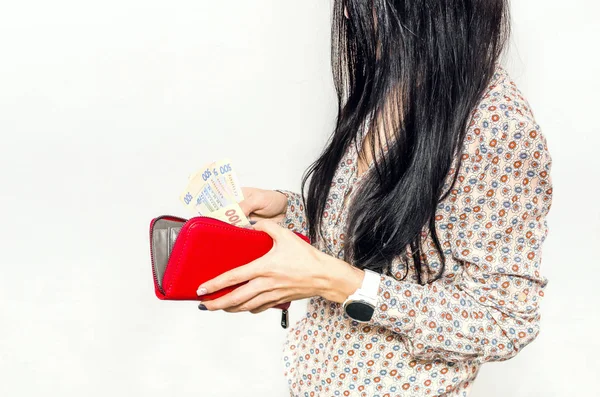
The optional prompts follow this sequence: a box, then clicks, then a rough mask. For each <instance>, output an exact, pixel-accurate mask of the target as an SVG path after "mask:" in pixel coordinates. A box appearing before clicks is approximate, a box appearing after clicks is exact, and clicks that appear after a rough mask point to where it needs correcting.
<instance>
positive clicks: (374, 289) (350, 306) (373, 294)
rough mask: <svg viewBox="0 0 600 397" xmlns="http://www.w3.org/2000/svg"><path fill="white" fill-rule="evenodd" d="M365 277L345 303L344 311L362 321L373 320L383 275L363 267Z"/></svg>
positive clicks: (352, 317) (354, 318)
mask: <svg viewBox="0 0 600 397" xmlns="http://www.w3.org/2000/svg"><path fill="white" fill-rule="evenodd" d="M363 270H364V272H365V277H364V278H363V282H362V285H361V286H360V288H358V289H357V290H356V292H354V293H353V294H352V295H350V296H349V297H348V298H346V300H345V301H344V303H343V306H344V311H345V312H346V314H347V315H348V317H350V318H351V319H353V320H355V321H358V322H360V323H366V322H369V321H370V320H371V318H372V317H373V313H374V312H375V305H377V295H378V292H379V282H380V280H381V275H380V274H379V273H376V272H374V271H372V270H369V269H363Z"/></svg>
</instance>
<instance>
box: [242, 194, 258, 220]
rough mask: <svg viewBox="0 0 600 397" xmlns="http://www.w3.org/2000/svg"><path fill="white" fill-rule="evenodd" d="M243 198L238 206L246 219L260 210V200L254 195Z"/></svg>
mask: <svg viewBox="0 0 600 397" xmlns="http://www.w3.org/2000/svg"><path fill="white" fill-rule="evenodd" d="M244 197H245V198H244V200H242V201H240V202H239V205H240V208H241V209H242V211H243V212H244V215H246V217H248V216H250V214H251V213H253V212H255V211H258V210H260V209H262V207H261V203H260V199H259V197H258V196H257V195H256V194H249V195H248V196H244Z"/></svg>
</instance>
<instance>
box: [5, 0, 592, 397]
mask: <svg viewBox="0 0 600 397" xmlns="http://www.w3.org/2000/svg"><path fill="white" fill-rule="evenodd" d="M599 12H600V6H598V3H597V2H596V1H593V0H587V1H586V0H572V1H569V2H563V1H558V0H518V1H515V2H514V4H513V16H514V36H513V40H512V49H511V52H510V54H509V57H508V58H507V61H506V63H507V65H508V69H509V71H510V72H511V73H512V76H513V78H514V80H515V81H516V82H517V84H518V85H519V87H520V88H521V90H522V91H523V92H524V94H525V95H526V96H527V98H528V99H529V101H530V103H531V105H532V107H533V110H534V112H535V115H536V117H537V121H538V123H539V124H541V126H542V128H543V131H544V133H545V134H546V136H547V138H548V144H549V147H550V151H551V154H552V156H553V159H554V165H553V172H552V177H553V181H554V184H555V190H554V194H555V197H554V202H553V207H552V209H551V214H550V217H549V226H550V234H549V237H548V239H547V240H546V244H545V247H544V255H543V256H544V260H543V269H545V274H546V276H547V277H548V278H549V279H550V283H549V285H548V288H547V293H546V298H545V301H544V302H543V312H542V313H543V314H542V315H543V322H542V331H541V334H540V336H539V338H538V339H537V340H536V341H535V342H533V344H531V345H530V346H528V347H527V348H526V349H524V350H523V351H522V353H521V354H519V355H518V356H517V357H516V358H514V359H512V360H510V361H507V362H503V363H490V364H487V365H485V366H484V367H483V369H482V371H481V374H480V377H479V378H478V380H477V382H476V383H475V389H474V391H473V393H472V395H473V396H475V397H477V396H479V397H482V396H486V397H487V396H574V395H577V396H593V395H599V394H600V392H599V391H598V386H597V385H595V380H594V379H595V378H596V376H597V373H598V371H600V365H599V362H598V361H599V359H598V354H599V353H600V352H599V350H600V349H599V342H598V340H599V339H600V336H599V334H598V331H599V326H600V324H599V322H598V316H597V313H598V296H599V294H598V291H599V290H600V285H599V280H598V277H599V276H600V271H599V270H598V269H599V267H600V266H599V265H600V264H599V260H598V255H599V253H598V251H597V249H598V248H599V247H600V244H599V243H600V212H599V210H598V201H599V200H598V194H599V189H598V182H599V180H600V174H599V171H598V168H599V166H600V154H599V153H598V145H599V144H600V139H599V138H598V136H599V134H600V128H599V127H598V116H599V113H600V112H599V110H598V108H597V107H598V105H599V103H598V100H597V95H598V90H599V89H600V86H599V83H598V72H599V68H598V61H599V59H598V55H597V54H598V50H597V49H598V40H599V39H600V37H599V36H600V35H599V29H598V22H597V15H598V13H599ZM329 25H330V13H329V2H328V1H326V0H303V1H289V0H229V1H206V0H194V1H191V0H186V1H183V0H182V1H178V2H167V1H154V0H145V1H141V0H119V1H116V0H107V1H102V2H83V1H74V0H73V1H68V0H55V1H23V0H21V1H13V2H9V1H8V0H2V1H1V3H0V133H1V134H2V141H1V146H0V169H1V180H0V182H1V183H0V189H1V197H0V211H1V213H2V219H3V222H2V224H3V225H4V226H3V227H2V229H1V231H0V237H1V240H2V251H1V255H0V261H1V262H0V263H1V265H2V267H1V271H2V283H1V287H0V374H1V375H0V395H7V396H8V395H11V396H31V395H35V394H36V393H37V394H40V395H61V396H81V395H85V396H106V395H110V396H125V395H132V396H138V395H140V396H141V395H143V396H145V397H151V396H181V397H183V396H192V395H193V396H209V397H211V396H236V397H237V396H287V395H288V394H287V391H286V384H285V383H284V380H283V370H282V366H281V363H280V357H281V346H282V342H283V338H284V335H285V331H284V330H283V329H281V327H280V326H279V315H280V311H279V310H272V311H267V312H265V313H262V314H260V315H252V314H250V313H241V314H240V313H238V314H229V313H225V312H208V313H207V312H200V311H199V310H198V309H197V308H196V304H194V303H193V302H162V301H159V300H158V299H156V298H155V297H154V291H153V288H152V279H151V268H150V262H149V248H148V225H149V223H150V220H151V219H152V218H153V217H155V216H158V215H161V214H174V215H181V216H185V217H188V216H189V215H190V214H188V213H186V212H185V210H184V209H183V207H182V206H181V204H180V203H179V201H178V195H179V193H180V192H181V190H182V188H183V187H184V186H185V184H186V180H187V177H188V175H189V174H190V173H191V172H193V171H196V169H197V168H199V167H200V166H201V165H203V164H204V163H206V162H207V161H209V160H212V159H219V158H221V157H224V156H229V157H230V158H232V159H233V160H234V163H235V165H236V166H237V168H238V170H239V175H240V178H241V180H242V183H243V184H244V185H246V186H257V187H263V188H289V189H293V190H298V189H299V184H300V177H301V175H302V172H303V171H304V169H305V168H306V167H308V165H309V164H310V163H311V162H312V161H313V160H314V159H315V158H316V156H317V155H318V154H319V152H320V150H321V149H322V147H323V144H324V143H325V141H326V139H327V137H328V136H329V134H330V132H331V130H332V128H333V122H334V117H335V109H336V107H335V106H336V104H335V96H334V92H333V86H332V82H331V75H330V66H329V60H330V54H329ZM305 303H306V301H298V302H294V303H293V305H292V308H291V323H292V324H293V323H294V322H295V321H296V320H298V319H299V318H301V317H302V316H303V315H304V309H305Z"/></svg>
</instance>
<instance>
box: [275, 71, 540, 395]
mask: <svg viewBox="0 0 600 397" xmlns="http://www.w3.org/2000/svg"><path fill="white" fill-rule="evenodd" d="M363 138H364V136H363ZM360 144H361V142H358V145H357V146H354V145H350V147H349V148H348V150H347V151H346V153H345V154H344V156H343V158H342V161H341V162H340V165H339V167H338V169H337V171H336V174H335V176H334V178H333V181H332V184H331V186H332V187H331V191H330V193H329V199H328V202H327V206H326V213H325V214H324V219H323V221H324V236H325V239H324V240H323V241H317V242H313V245H315V246H316V247H318V248H319V249H321V250H322V251H323V252H327V253H329V254H331V255H337V256H338V257H339V258H342V252H343V251H342V249H343V244H344V226H345V222H346V219H347V208H348V204H349V202H346V203H345V202H344V201H346V199H348V200H350V199H351V198H352V195H351V193H352V191H354V190H355V189H356V186H357V185H358V184H359V183H360V182H361V179H362V175H361V177H360V178H357V176H356V172H357V166H356V162H357V159H358V153H359V152H360V146H361V145H360ZM462 156H463V157H462V158H463V164H462V166H461V168H460V170H459V175H458V179H457V181H456V184H455V186H454V188H453V190H452V192H451V194H449V195H448V197H447V198H446V199H445V200H443V201H442V202H440V203H439V205H438V207H437V210H436V215H435V222H436V229H437V233H438V237H439V238H440V243H441V244H442V249H443V250H444V253H445V256H446V267H445V271H444V273H443V276H442V278H441V279H439V280H438V281H435V282H432V283H428V284H425V285H420V284H418V283H417V278H416V273H415V270H414V264H413V263H410V262H409V263H404V262H402V261H400V260H398V261H395V262H394V263H393V266H392V269H393V273H394V274H393V276H388V275H381V280H380V284H379V292H378V303H377V305H376V309H375V313H374V315H373V318H372V320H371V321H370V322H369V323H358V322H356V321H353V320H351V319H350V318H349V317H348V316H347V315H346V314H345V313H344V311H343V308H342V305H341V304H338V303H336V302H331V301H327V300H326V299H324V298H322V297H313V298H311V299H310V301H309V304H308V310H307V313H306V316H305V317H304V318H303V319H302V320H300V321H298V322H297V323H296V324H295V325H294V326H293V327H291V328H290V329H289V330H288V334H287V338H286V341H285V343H284V346H283V357H282V364H283V366H284V375H285V377H286V379H287V382H288V385H289V388H290V395H291V396H364V397H393V396H467V395H468V393H469V390H470V388H471V385H472V383H473V381H474V379H475V378H476V376H477V374H478V371H479V368H480V366H481V364H483V363H485V362H488V361H502V360H507V359H509V358H511V357H513V356H514V355H516V354H517V353H518V352H519V351H521V350H522V349H523V348H524V347H525V346H527V345H528V344H529V343H531V342H532V341H533V340H534V339H535V338H536V336H537V335H538V333H539V331H540V327H539V323H540V302H541V300H542V298H543V296H544V289H545V287H546V285H547V282H548V280H547V279H546V278H545V277H544V276H543V275H542V271H541V249H542V245H543V242H544V240H545V238H546V235H547V233H548V227H547V222H546V215H547V214H548V212H549V210H550V206H551V200H552V181H551V178H550V170H551V164H552V159H551V156H550V153H549V151H548V147H547V143H546V139H545V137H544V135H543V134H542V133H541V131H540V127H539V126H538V125H537V124H536V122H535V120H534V116H533V113H532V111H531V109H530V107H529V104H528V102H527V100H526V99H525V98H524V97H523V96H522V94H521V92H520V91H519V89H518V88H517V87H516V85H515V84H514V83H513V82H512V81H511V79H510V77H509V75H508V73H507V72H506V70H505V69H503V68H502V67H500V66H498V69H497V72H496V74H495V75H494V78H493V80H492V82H491V84H490V86H489V88H488V90H487V92H486V94H485V95H484V97H483V98H482V100H481V101H480V103H479V105H478V107H477V108H476V109H475V111H474V113H473V118H472V121H471V123H470V125H469V127H468V131H467V135H466V139H465V144H464V147H463V151H462ZM456 160H457V159H455V163H454V166H453V167H452V169H451V170H450V173H449V174H448V176H447V179H446V188H447V187H449V186H450V183H451V181H452V177H453V176H454V173H455V172H456V170H455V166H456ZM446 188H445V189H444V191H446V190H447V189H446ZM280 191H281V192H282V193H284V194H285V195H286V196H287V198H288V208H287V212H286V216H285V218H284V219H283V220H282V221H281V223H280V225H281V226H283V227H286V228H288V229H291V230H294V231H297V232H300V233H304V234H308V230H307V223H306V218H305V214H304V203H303V201H302V197H301V196H300V194H299V193H295V192H292V191H288V190H280ZM422 234H423V237H424V238H425V242H424V245H423V251H424V252H423V253H422V257H423V260H424V261H425V263H427V265H428V266H429V267H430V268H431V269H432V270H433V271H434V273H437V269H438V268H439V266H440V263H441V260H440V257H439V255H438V254H437V252H436V250H435V248H434V247H435V246H434V244H433V240H432V239H431V237H430V236H429V233H428V231H427V230H426V229H424V230H423V232H422ZM409 252H410V250H409ZM405 276H406V277H405Z"/></svg>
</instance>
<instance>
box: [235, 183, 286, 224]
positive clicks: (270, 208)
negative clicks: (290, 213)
mask: <svg viewBox="0 0 600 397" xmlns="http://www.w3.org/2000/svg"><path fill="white" fill-rule="evenodd" d="M242 193H243V194H244V200H242V201H240V203H239V204H240V208H241V209H242V211H243V212H244V215H246V217H247V218H248V219H249V220H251V221H258V220H261V219H270V220H272V221H274V222H279V221H280V220H282V219H283V217H284V215H285V212H286V210H287V197H286V196H285V195H284V194H283V193H280V192H277V191H275V190H264V189H258V188H254V187H242Z"/></svg>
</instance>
